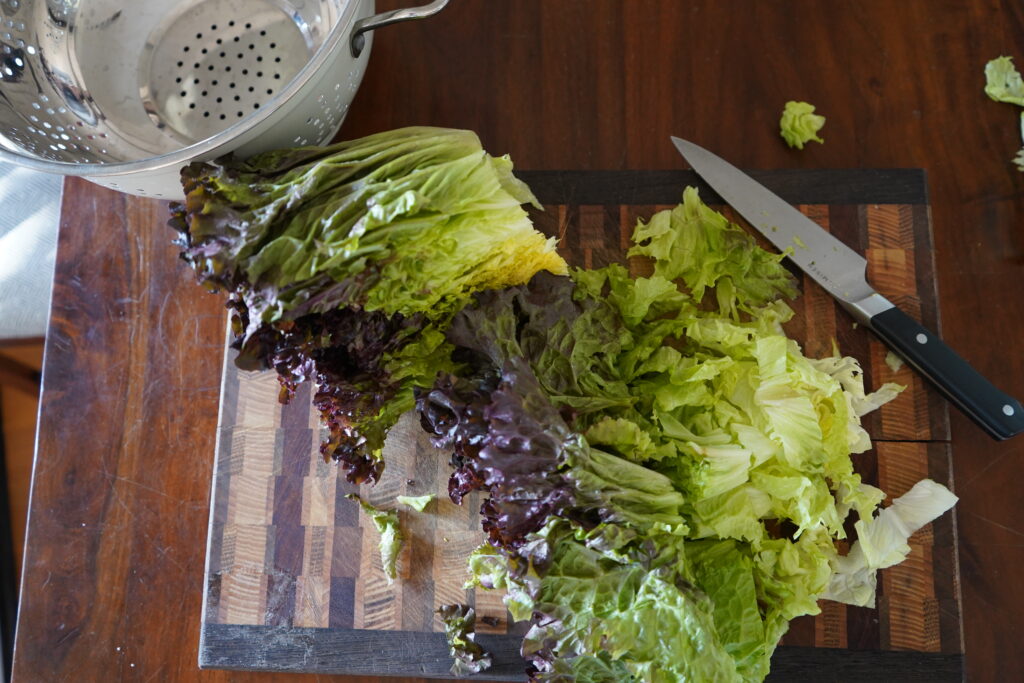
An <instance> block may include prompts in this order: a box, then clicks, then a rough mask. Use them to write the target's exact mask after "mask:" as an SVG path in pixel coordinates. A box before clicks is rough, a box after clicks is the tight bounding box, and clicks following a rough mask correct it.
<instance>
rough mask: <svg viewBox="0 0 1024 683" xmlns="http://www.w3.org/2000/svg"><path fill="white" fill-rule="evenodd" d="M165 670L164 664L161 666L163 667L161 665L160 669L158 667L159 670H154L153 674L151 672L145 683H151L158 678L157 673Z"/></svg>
mask: <svg viewBox="0 0 1024 683" xmlns="http://www.w3.org/2000/svg"><path fill="white" fill-rule="evenodd" d="M163 670H164V667H163V666H161V667H160V668H159V669H157V670H156V671H154V672H153V673H152V674H150V675H149V676H147V677H146V680H145V681H144V683H149V681H151V680H153V679H154V678H156V675H157V674H158V673H160V672H161V671H163Z"/></svg>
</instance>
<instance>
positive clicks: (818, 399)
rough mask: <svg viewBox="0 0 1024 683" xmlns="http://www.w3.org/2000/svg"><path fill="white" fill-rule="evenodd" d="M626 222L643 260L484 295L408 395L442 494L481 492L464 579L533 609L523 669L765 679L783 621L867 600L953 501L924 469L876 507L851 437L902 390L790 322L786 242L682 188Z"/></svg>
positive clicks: (538, 675) (556, 676) (590, 677)
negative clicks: (794, 336) (441, 474)
mask: <svg viewBox="0 0 1024 683" xmlns="http://www.w3.org/2000/svg"><path fill="white" fill-rule="evenodd" d="M633 240H634V246H633V248H632V249H631V251H630V255H631V256H639V257H645V258H646V259H648V265H649V266H650V268H649V275H646V276H639V277H634V276H632V275H631V274H630V273H629V272H628V271H627V270H626V269H625V268H623V267H622V266H619V265H613V266H609V267H607V268H603V269H600V270H590V271H586V270H574V271H572V272H571V274H570V276H569V277H558V276H555V275H551V274H549V273H540V274H538V275H536V276H534V278H533V279H531V281H530V282H529V283H527V284H525V285H522V286H519V287H512V288H508V289H505V290H501V291H488V292H482V293H480V294H478V295H476V296H475V297H474V301H473V303H472V304H470V305H469V306H467V307H466V308H465V309H463V311H461V312H460V313H459V314H457V315H456V316H455V318H454V320H453V322H452V325H451V327H450V329H449V331H448V335H447V336H448V339H449V341H450V342H451V343H452V344H453V345H454V347H455V354H454V358H455V359H456V360H457V368H456V369H455V370H454V371H447V372H443V373H441V374H440V376H439V377H438V379H437V381H436V382H435V384H434V386H433V387H432V388H430V389H417V391H416V395H417V408H418V410H419V412H420V415H421V420H422V423H423V424H424V426H425V427H426V428H427V429H428V431H429V432H430V433H431V434H432V435H433V439H434V441H435V443H436V444H437V445H438V446H439V447H442V448H446V449H450V450H452V451H453V452H454V456H453V463H454V464H455V468H456V469H455V472H454V473H453V475H452V477H451V480H450V482H449V492H450V494H451V497H452V499H453V500H454V501H456V502H458V501H460V500H461V498H462V497H463V496H464V495H465V494H466V493H467V492H469V491H471V490H481V491H485V492H486V493H487V494H488V495H487V500H486V502H485V503H484V504H483V506H482V508H481V514H482V516H483V528H484V530H485V531H486V532H487V533H488V540H489V544H490V545H489V546H485V547H484V548H481V549H480V550H478V551H477V552H476V553H474V555H473V556H472V557H471V558H470V569H471V572H472V578H471V579H470V582H469V584H468V585H471V586H477V587H481V588H490V587H494V588H496V589H504V590H506V591H507V597H506V604H507V605H508V607H509V609H510V611H511V614H512V615H513V617H515V618H517V619H528V620H530V621H531V622H532V627H531V629H530V631H529V632H528V634H527V636H526V637H525V639H524V642H523V647H522V652H523V655H524V657H525V658H526V659H527V660H528V661H529V663H530V667H531V674H532V677H533V679H534V680H538V681H548V680H550V681H555V680H558V681H562V680H577V681H619V680H622V681H626V680H632V679H634V678H635V679H637V680H650V681H681V680H723V681H725V680H737V681H740V680H742V681H759V680H762V679H763V678H764V677H765V676H766V675H767V673H768V669H769V664H770V657H771V654H772V652H773V651H774V649H775V646H776V644H777V643H778V641H779V639H780V637H781V636H782V635H783V634H784V633H785V632H786V630H787V628H788V624H789V621H790V620H792V619H793V618H795V617H797V616H800V615H804V614H816V613H818V611H819V607H818V600H819V599H820V598H822V597H831V598H833V599H838V600H843V601H846V602H850V603H853V604H860V605H867V604H872V603H873V600H874V580H875V579H874V577H875V570H877V569H878V568H881V567H886V566H890V565H891V564H892V563H895V562H898V561H900V560H901V559H902V558H903V557H905V556H906V553H907V552H908V550H909V548H908V546H907V545H906V540H907V538H908V537H909V535H910V534H911V533H913V531H914V530H916V529H917V528H919V527H920V526H921V525H922V524H924V523H926V522H927V521H930V520H931V519H933V518H934V517H936V516H938V515H939V514H941V513H942V512H944V511H945V510H946V509H948V508H949V506H951V505H952V503H953V502H954V501H955V497H954V496H953V495H952V494H951V493H949V492H948V491H947V490H946V489H945V488H943V487H942V486H940V485H939V484H936V483H934V482H931V481H926V482H923V483H922V484H919V486H920V487H922V488H921V490H920V491H918V489H915V491H912V492H911V493H909V494H907V496H904V497H903V498H900V499H898V500H897V502H896V503H894V504H893V506H891V507H889V508H886V509H884V510H882V511H881V512H879V505H880V503H881V501H882V499H883V497H884V494H883V492H882V491H880V490H879V489H877V488H875V487H873V486H870V485H867V484H865V483H864V482H862V481H861V478H860V476H859V475H858V474H856V473H855V472H854V470H853V463H852V461H851V459H850V454H851V453H859V452H863V451H865V450H867V449H868V448H870V440H869V439H868V436H867V434H866V432H865V431H864V430H863V428H862V427H861V425H860V416H861V415H863V414H864V413H865V412H867V411H869V410H872V409H874V408H877V407H878V406H879V405H881V404H882V403H884V402H885V401H887V400H890V399H891V398H893V397H894V396H895V395H896V394H897V393H898V391H899V387H896V386H894V385H886V386H884V387H882V388H881V389H880V390H879V391H878V392H876V393H874V394H867V393H865V391H864V386H863V378H862V373H861V370H860V367H859V365H858V364H857V362H856V361H855V360H853V359H851V358H844V357H840V356H835V357H830V358H824V359H817V360H816V359H809V358H806V357H805V356H804V355H803V354H802V352H801V350H800V348H799V346H798V345H797V344H796V342H794V341H793V340H791V339H789V338H787V337H786V335H785V333H784V331H783V329H782V323H783V322H785V321H786V320H788V319H789V318H790V316H791V315H792V310H791V309H790V308H789V306H788V305H787V304H786V303H785V302H784V300H783V298H784V297H787V296H792V295H793V294H794V293H795V283H794V280H793V278H792V276H791V275H790V274H789V273H788V271H787V270H786V269H785V268H784V267H783V266H782V264H781V263H780V259H781V257H780V256H778V255H773V254H770V253H768V252H766V251H764V250H762V249H760V248H759V247H757V246H756V244H755V243H754V241H753V240H752V239H751V238H750V237H749V236H748V235H747V234H746V233H745V232H744V231H743V230H742V229H741V228H739V227H738V226H736V225H733V224H730V223H729V222H728V221H727V220H726V219H725V218H724V217H723V216H721V214H718V213H716V212H714V211H712V210H711V209H709V208H708V207H707V206H705V205H704V204H703V203H702V202H701V201H700V199H699V197H698V196H697V192H696V190H694V189H692V188H689V189H687V190H686V192H685V194H684V199H683V203H682V204H681V205H679V206H678V207H676V208H675V209H673V210H671V211H664V212H661V213H658V214H656V215H655V216H653V217H652V218H651V219H650V221H649V222H647V223H643V222H641V223H640V224H639V225H638V226H637V227H636V230H635V232H634V236H633ZM924 492H927V493H928V495H922V494H923V493H924ZM876 513H877V516H876ZM851 517H852V518H853V519H854V520H857V521H856V524H855V525H854V526H855V527H856V528H857V530H858V534H859V540H857V541H856V542H855V543H854V544H853V547H852V549H851V551H850V552H849V553H848V554H846V555H841V554H840V553H839V552H838V550H837V541H839V540H841V539H845V538H846V531H845V529H844V525H845V523H846V522H847V521H848V520H849V519H850V518H851Z"/></svg>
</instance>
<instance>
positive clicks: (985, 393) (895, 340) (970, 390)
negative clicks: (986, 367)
mask: <svg viewBox="0 0 1024 683" xmlns="http://www.w3.org/2000/svg"><path fill="white" fill-rule="evenodd" d="M868 324H869V325H870V326H871V329H872V330H874V332H875V334H877V335H878V336H879V338H880V339H881V340H882V341H883V342H885V344H886V345H887V346H889V347H890V348H892V349H893V350H894V351H896V352H897V353H898V354H899V355H900V356H902V357H903V358H904V360H906V361H907V363H908V364H909V365H910V366H911V367H913V368H914V369H915V370H917V371H918V372H919V373H921V374H922V375H924V376H925V378H927V379H928V380H930V381H931V382H932V384H934V385H935V387H936V388H937V389H938V390H939V391H941V392H942V394H943V395H944V396H945V397H946V398H947V399H949V400H950V402H952V403H953V404H954V405H956V406H957V407H958V408H959V409H960V410H962V411H963V412H964V413H965V414H966V415H967V416H968V417H970V418H971V419H972V420H974V422H976V423H977V424H978V426H979V427H981V428H982V429H984V430H985V431H986V432H988V433H989V435H990V436H992V437H993V438H995V439H1000V440H1002V439H1008V438H1010V437H1011V436H1013V435H1015V434H1019V433H1021V432H1024V408H1022V407H1021V404H1020V402H1019V401H1017V399H1015V398H1011V397H1010V396H1007V395H1006V394H1004V393H1003V392H1001V391H1000V390H999V389H997V388H996V387H995V386H993V385H992V383H991V382H989V381H988V380H987V379H985V377H983V376H982V375H981V373H979V372H978V371H977V370H975V369H974V368H972V367H971V366H970V365H968V364H967V361H965V360H964V359H963V358H961V357H960V356H959V355H957V353H956V352H955V351H953V349H951V348H949V347H948V346H946V345H945V344H943V343H942V340H941V339H939V338H938V337H937V336H936V335H935V334H933V333H932V332H930V331H929V330H927V329H926V328H924V327H922V326H921V325H919V324H918V323H917V322H915V321H914V319H913V318H911V317H910V316H908V315H907V314H906V313H904V312H903V311H901V310H900V309H898V308H890V309H888V310H886V311H883V312H881V313H878V314H876V315H874V316H873V317H872V318H871V319H870V320H869V321H868Z"/></svg>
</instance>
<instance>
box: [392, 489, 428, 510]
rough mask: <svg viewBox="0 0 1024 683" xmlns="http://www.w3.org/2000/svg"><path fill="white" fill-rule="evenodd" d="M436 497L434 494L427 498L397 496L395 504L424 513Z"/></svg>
mask: <svg viewBox="0 0 1024 683" xmlns="http://www.w3.org/2000/svg"><path fill="white" fill-rule="evenodd" d="M436 497H437V496H435V495H434V494H433V493H431V494H429V495H426V496H396V497H395V502H397V503H398V504H399V505H407V506H409V507H411V508H412V509H413V510H415V511H416V512H423V511H424V510H426V509H427V506H428V505H430V503H431V501H433V500H434V498H436Z"/></svg>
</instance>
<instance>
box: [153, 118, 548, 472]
mask: <svg viewBox="0 0 1024 683" xmlns="http://www.w3.org/2000/svg"><path fill="white" fill-rule="evenodd" d="M182 185H183V187H184V189H185V200H184V202H182V203H179V204H176V205H174V206H172V219H171V225H172V227H174V228H175V229H177V230H178V231H179V232H180V233H181V235H180V239H179V244H181V245H182V246H183V247H184V251H183V252H182V258H183V259H184V260H185V261H186V262H188V263H189V265H191V266H192V268H193V269H194V270H195V271H196V273H197V275H198V276H199V280H200V282H202V283H203V284H204V285H205V286H207V287H209V288H210V289H215V290H216V289H224V290H227V291H228V292H230V294H231V303H230V306H231V307H232V308H233V309H234V311H235V315H234V325H235V335H236V337H235V341H234V344H233V345H234V346H235V348H237V349H239V356H238V359H237V361H236V362H237V364H238V365H239V366H240V367H242V368H245V369H259V368H274V369H276V370H277V371H278V373H279V374H280V376H281V379H282V383H283V385H284V387H283V388H284V391H283V394H282V398H283V400H288V399H289V398H290V396H291V394H292V393H293V392H294V389H295V386H296V385H297V384H298V383H300V382H303V381H313V382H315V383H316V386H317V392H316V395H315V397H314V403H315V404H316V406H317V408H318V409H319V411H320V413H321V416H322V419H323V422H324V424H325V425H326V426H327V427H328V428H329V430H330V436H329V438H328V440H327V442H326V443H324V444H323V449H322V450H323V453H324V455H325V457H332V458H334V459H335V460H338V461H340V462H342V463H343V464H344V465H345V467H346V470H347V475H348V478H349V480H351V481H355V482H361V481H376V480H377V479H378V478H379V476H380V474H381V471H382V468H383V462H382V460H381V457H380V453H381V447H382V445H383V442H384V436H385V435H386V433H387V431H388V429H390V428H391V427H392V426H393V425H394V423H395V422H396V420H397V419H398V417H399V416H400V415H401V414H402V413H403V412H405V411H407V410H409V409H411V408H412V405H413V400H412V386H413V385H414V384H429V383H430V382H431V381H432V379H433V376H434V373H435V372H436V371H437V369H438V368H443V367H446V363H447V357H448V351H449V350H448V349H447V348H446V345H445V341H444V336H443V329H444V328H445V326H446V325H447V321H448V320H450V318H451V316H452V314H454V313H455V312H456V311H458V310H459V309H460V308H462V305H463V304H464V303H465V302H466V301H467V300H468V298H469V296H470V294H471V293H472V292H474V291H477V290H481V289H485V288H496V287H505V286H508V285H515V284H521V283H523V282H526V281H527V280H528V279H529V278H530V277H531V276H532V275H533V274H534V273H536V272H537V271H539V270H550V271H552V272H555V273H564V272H565V270H566V266H565V262H564V261H563V260H562V258H561V257H560V256H558V254H557V253H556V252H555V250H554V243H553V241H552V240H551V239H549V238H546V237H544V236H543V235H542V234H541V233H539V232H537V231H536V230H534V229H533V225H532V224H531V222H530V220H529V218H528V217H527V215H526V212H525V211H524V210H523V208H522V206H521V205H522V204H524V203H530V204H536V203H537V200H536V199H535V198H534V197H533V195H532V194H531V192H530V190H529V188H528V187H526V185H525V184H523V183H522V182H520V181H519V180H517V179H516V178H515V177H514V176H513V175H512V162H511V161H510V160H509V159H508V158H507V157H501V158H495V157H492V156H490V155H488V154H487V153H486V152H485V151H484V150H483V148H482V147H481V145H480V140H479V139H478V138H477V136H476V135H475V134H474V133H472V132H471V131H466V130H449V129H444V128H426V127H415V128H403V129H399V130H394V131H389V132H385V133H380V134H377V135H371V136H368V137H365V138H361V139H358V140H353V141H349V142H342V143H339V144H336V145H333V146H330V147H306V148H298V149H285V150H280V151H274V152H268V153H265V154H261V155H258V156H255V157H252V158H250V159H248V160H245V161H239V160H235V159H232V158H230V157H229V158H227V159H222V160H218V161H217V162H205V163H194V164H191V165H190V166H188V167H186V168H185V169H183V170H182Z"/></svg>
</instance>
